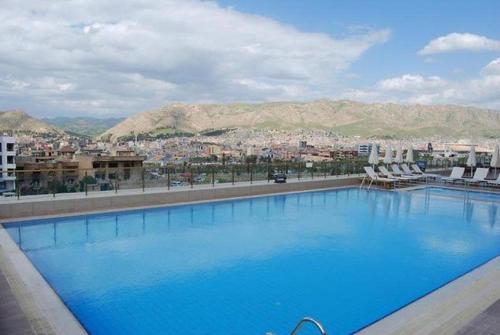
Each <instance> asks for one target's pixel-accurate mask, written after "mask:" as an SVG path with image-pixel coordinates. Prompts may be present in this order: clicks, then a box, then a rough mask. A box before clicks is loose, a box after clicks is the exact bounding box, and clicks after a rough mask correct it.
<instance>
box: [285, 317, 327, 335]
mask: <svg viewBox="0 0 500 335" xmlns="http://www.w3.org/2000/svg"><path fill="white" fill-rule="evenodd" d="M308 322H309V323H312V324H313V325H314V326H315V327H316V328H317V329H318V330H319V332H320V334H321V335H327V334H326V330H325V328H324V327H323V325H322V324H321V323H319V322H318V321H316V320H314V319H313V318H311V317H308V316H306V317H304V318H303V319H302V320H300V321H299V323H297V325H296V326H295V328H294V329H293V330H292V333H291V334H290V335H297V334H298V333H299V331H300V329H301V328H302V326H303V325H304V324H305V323H308Z"/></svg>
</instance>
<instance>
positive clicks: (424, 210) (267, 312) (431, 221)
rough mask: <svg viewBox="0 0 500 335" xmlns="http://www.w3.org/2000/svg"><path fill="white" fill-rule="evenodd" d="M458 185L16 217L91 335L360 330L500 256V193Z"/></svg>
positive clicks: (21, 241)
mask: <svg viewBox="0 0 500 335" xmlns="http://www.w3.org/2000/svg"><path fill="white" fill-rule="evenodd" d="M447 192H448V191H447V190H444V189H440V190H439V192H437V194H436V191H435V190H434V191H433V190H432V189H428V190H416V191H412V192H392V191H379V190H371V191H367V190H365V189H358V188H348V189H338V190H328V191H318V192H305V193H294V194H286V195H278V196H265V197H256V198H249V199H242V200H234V201H220V202H212V203H205V204H195V205H185V206H174V207H164V208H157V209H147V210H134V211H124V212H119V213H113V214H111V213H109V214H96V215H88V216H75V217H65V218H58V219H46V220H37V221H29V222H22V223H14V224H8V225H5V227H6V229H7V231H8V233H9V234H10V236H11V237H12V238H13V239H14V240H15V241H16V243H17V244H18V245H19V246H20V247H21V249H22V250H23V251H24V252H25V254H26V255H27V256H28V258H29V259H30V260H31V262H32V263H33V264H34V266H35V267H36V268H37V269H38V270H39V271H40V273H41V274H42V275H43V276H44V278H45V279H46V280H47V281H48V283H49V284H50V285H51V286H52V288H53V289H54V290H55V291H56V292H57V293H58V294H59V296H60V297H61V299H62V300H63V301H64V302H65V304H66V305H67V306H68V307H69V309H70V310H71V311H72V312H73V313H74V315H75V316H76V317H77V318H78V319H79V321H80V322H81V323H82V325H83V326H84V327H85V328H86V329H87V331H88V332H90V333H91V334H265V333H266V332H272V333H273V334H277V335H278V334H289V333H290V331H291V329H292V328H293V327H294V326H295V324H296V323H297V322H298V321H299V320H300V319H301V318H302V317H303V316H306V315H308V316H312V317H314V318H317V319H318V320H320V321H321V322H322V323H323V324H324V326H325V327H326V328H327V330H328V331H329V332H330V333H332V334H347V333H351V332H353V331H355V330H358V329H360V328H362V327H364V326H366V325H368V324H369V323H371V322H374V321H376V320H378V319H380V318H382V317H383V316H385V315H387V314H388V313H391V312H393V311H395V310H397V309H399V308H401V307H402V306H404V305H406V304H408V303H410V302H411V301H413V300H415V299H417V298H419V297H422V296H423V295H425V294H427V293H429V292H431V291H432V290H435V289H436V288H438V287H440V286H442V285H444V284H446V283H447V282H449V281H451V280H453V279H455V278H457V277H459V276H461V275H463V274H464V273H466V272H468V271H470V270H471V269H473V268H475V267H477V266H479V265H481V264H483V263H485V262H486V261H488V260H490V259H492V258H494V257H495V256H497V255H499V254H500V225H499V223H500V222H499V221H500V219H499V217H498V214H497V212H498V207H499V206H500V196H491V195H488V198H487V199H486V200H485V199H475V198H472V199H471V198H468V199H466V198H465V197H459V196H456V194H455V193H450V196H447V195H446V194H447ZM449 192H454V191H449ZM304 334H306V332H304Z"/></svg>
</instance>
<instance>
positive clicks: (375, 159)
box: [368, 143, 379, 166]
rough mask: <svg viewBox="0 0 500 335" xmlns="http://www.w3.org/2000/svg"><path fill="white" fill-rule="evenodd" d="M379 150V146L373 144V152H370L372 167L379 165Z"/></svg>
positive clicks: (369, 160) (369, 159)
mask: <svg viewBox="0 0 500 335" xmlns="http://www.w3.org/2000/svg"><path fill="white" fill-rule="evenodd" d="M378 161H379V159H378V150H377V145H376V144H375V143H373V144H372V150H371V151H370V157H368V163H369V164H371V165H372V166H374V165H377V164H378Z"/></svg>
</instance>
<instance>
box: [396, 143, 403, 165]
mask: <svg viewBox="0 0 500 335" xmlns="http://www.w3.org/2000/svg"><path fill="white" fill-rule="evenodd" d="M394 162H396V163H398V164H401V163H403V147H402V146H401V145H398V148H397V150H396V158H395V159H394Z"/></svg>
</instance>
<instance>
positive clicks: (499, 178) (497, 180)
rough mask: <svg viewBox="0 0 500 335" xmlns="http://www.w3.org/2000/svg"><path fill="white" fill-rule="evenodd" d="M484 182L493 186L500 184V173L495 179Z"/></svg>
mask: <svg viewBox="0 0 500 335" xmlns="http://www.w3.org/2000/svg"><path fill="white" fill-rule="evenodd" d="M486 182H487V183H488V184H490V185H493V186H500V174H499V175H498V177H497V179H495V180H486Z"/></svg>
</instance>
